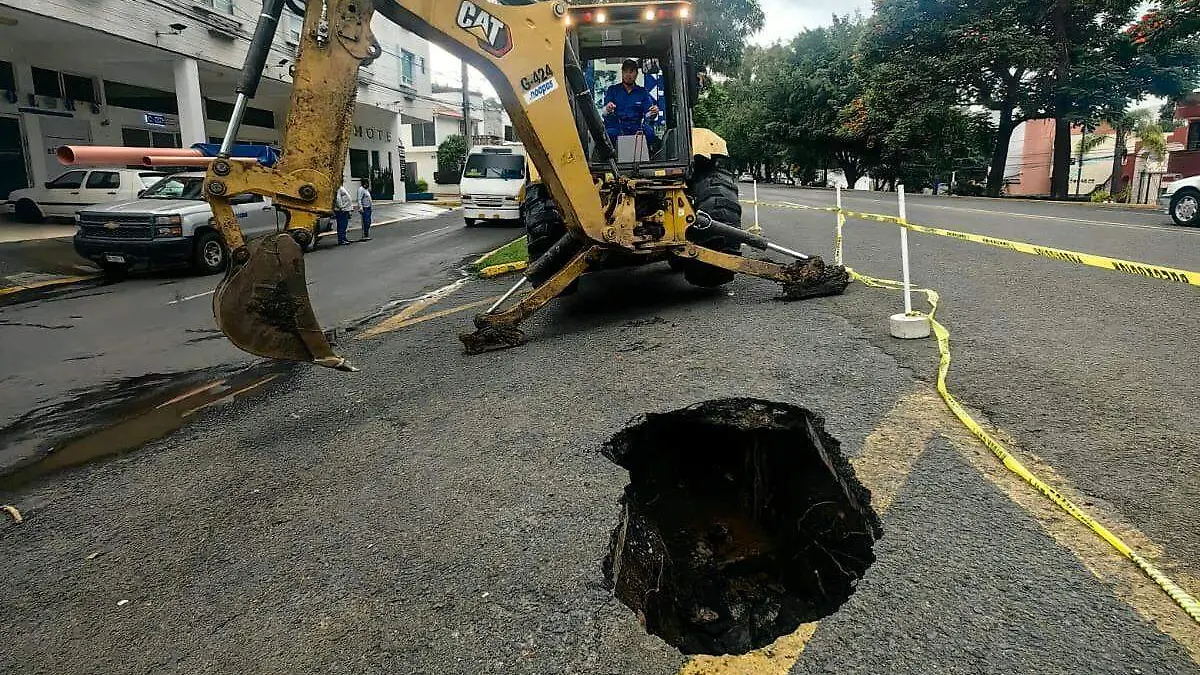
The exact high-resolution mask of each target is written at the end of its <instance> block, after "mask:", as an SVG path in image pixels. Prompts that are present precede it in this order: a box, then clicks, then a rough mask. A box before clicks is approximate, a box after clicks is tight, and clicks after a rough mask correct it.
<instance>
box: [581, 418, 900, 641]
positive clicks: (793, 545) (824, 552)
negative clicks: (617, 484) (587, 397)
mask: <svg viewBox="0 0 1200 675" xmlns="http://www.w3.org/2000/svg"><path fill="white" fill-rule="evenodd" d="M603 452H604V454H605V456H606V457H608V458H609V459H610V460H611V461H613V462H614V463H616V464H618V465H619V466H621V467H623V468H625V469H626V470H628V471H629V476H630V482H629V485H627V486H626V488H625V494H624V496H623V497H622V499H621V504H622V510H621V514H620V517H619V519H618V523H617V525H616V527H615V529H614V530H613V533H612V537H611V539H610V546H609V552H608V555H607V556H606V557H605V559H604V563H603V573H604V577H605V580H606V582H607V583H608V585H609V587H610V588H611V589H612V590H613V592H614V593H615V595H616V597H617V598H618V599H619V600H620V601H621V602H622V603H624V604H625V605H626V606H627V607H629V608H630V609H632V610H633V611H634V612H635V613H636V614H637V617H638V620H639V621H640V622H641V623H642V624H643V625H644V626H645V628H646V630H647V631H649V632H650V633H652V634H654V635H657V636H658V637H660V638H662V639H663V640H664V641H666V642H667V643H668V644H670V645H671V646H673V647H675V648H676V649H678V650H680V651H681V652H683V653H684V654H744V653H746V652H748V651H750V650H753V649H758V648H761V647H764V646H767V645H769V644H771V643H772V642H774V641H775V640H776V639H778V638H779V637H781V636H783V635H787V634H790V633H792V632H794V631H795V630H796V629H797V628H798V627H799V626H800V625H801V624H804V623H808V622H811V621H816V620H818V619H821V618H823V617H826V616H829V615H830V614H832V613H834V612H836V611H837V610H838V609H839V608H840V607H841V606H842V604H843V603H844V602H845V601H846V600H847V599H848V598H849V597H850V596H851V595H852V594H853V593H854V589H855V587H856V585H857V583H858V581H859V580H860V579H862V577H863V575H864V574H865V573H866V571H867V568H868V567H870V566H871V564H872V563H874V561H875V555H874V553H873V552H872V547H873V546H874V543H875V541H876V540H878V539H879V537H881V536H882V534H883V530H882V527H881V526H880V522H879V518H878V516H877V515H876V514H875V512H874V510H873V509H872V508H871V505H870V499H871V496H870V492H869V491H868V490H867V489H866V488H864V487H863V486H862V484H860V483H859V482H858V480H857V479H856V478H855V476H854V470H853V469H852V468H851V467H850V465H849V463H848V462H847V460H846V459H845V457H843V456H842V454H841V449H840V446H839V444H838V442H837V440H836V439H834V438H833V437H832V436H830V435H829V434H828V433H826V432H825V430H824V424H823V420H822V419H821V418H819V417H817V416H816V415H814V414H813V413H811V412H809V411H808V410H805V409H803V408H799V407H796V406H792V405H787V404H782V403H772V402H768V401H760V400H754V399H725V400H720V401H710V402H707V403H701V404H698V405H695V406H692V407H689V408H685V409H683V410H678V411H675V412H670V413H664V414H657V413H656V414H649V415H646V416H644V417H642V418H639V419H637V420H634V422H633V423H632V424H631V425H630V426H629V427H627V428H626V429H624V430H623V431H621V432H620V433H618V434H617V435H616V436H614V437H613V439H612V440H610V441H609V442H608V443H607V444H606V445H605V446H604V449H603Z"/></svg>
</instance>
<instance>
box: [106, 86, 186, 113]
mask: <svg viewBox="0 0 1200 675" xmlns="http://www.w3.org/2000/svg"><path fill="white" fill-rule="evenodd" d="M104 100H106V101H108V104H109V105H111V106H116V107H118V108H132V109H134V110H143V111H145V112H156V113H164V114H167V115H178V114H179V102H178V101H177V100H176V99H175V94H173V93H171V92H169V91H163V90H161V89H150V88H148V87H139V86H137V85H134V84H125V83H124V82H109V81H108V80H105V81H104Z"/></svg>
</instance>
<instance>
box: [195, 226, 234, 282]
mask: <svg viewBox="0 0 1200 675" xmlns="http://www.w3.org/2000/svg"><path fill="white" fill-rule="evenodd" d="M228 259H229V252H228V251H227V250H226V248H225V240H223V239H221V235H219V234H217V233H216V232H205V233H204V234H202V235H200V236H199V237H197V238H196V248H195V250H194V251H193V252H192V269H194V270H195V271H196V272H197V273H199V274H216V273H218V272H220V271H222V270H224V269H225V263H226V262H227V261H228Z"/></svg>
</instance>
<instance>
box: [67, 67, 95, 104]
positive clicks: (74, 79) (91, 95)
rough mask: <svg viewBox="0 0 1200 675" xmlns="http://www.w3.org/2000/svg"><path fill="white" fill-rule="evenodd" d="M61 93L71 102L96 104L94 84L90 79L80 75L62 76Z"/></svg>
mask: <svg viewBox="0 0 1200 675" xmlns="http://www.w3.org/2000/svg"><path fill="white" fill-rule="evenodd" d="M62 82H63V93H64V94H65V95H66V97H67V98H69V99H71V100H73V101H87V102H88V103H96V102H97V101H96V98H97V96H96V84H95V83H94V82H92V78H90V77H83V76H82V75H69V74H67V73H63V74H62Z"/></svg>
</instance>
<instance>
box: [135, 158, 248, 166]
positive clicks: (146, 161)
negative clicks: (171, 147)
mask: <svg viewBox="0 0 1200 675" xmlns="http://www.w3.org/2000/svg"><path fill="white" fill-rule="evenodd" d="M214 159H216V157H192V156H188V157H184V156H146V157H142V158H141V159H139V160H138V161H140V162H141V163H142V164H143V165H145V166H208V165H209V164H210V163H211V162H212V161H213V160H214ZM230 159H232V160H233V161H235V162H250V163H252V164H258V160H257V159H255V158H254V157H230ZM130 163H131V164H137V162H130Z"/></svg>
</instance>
